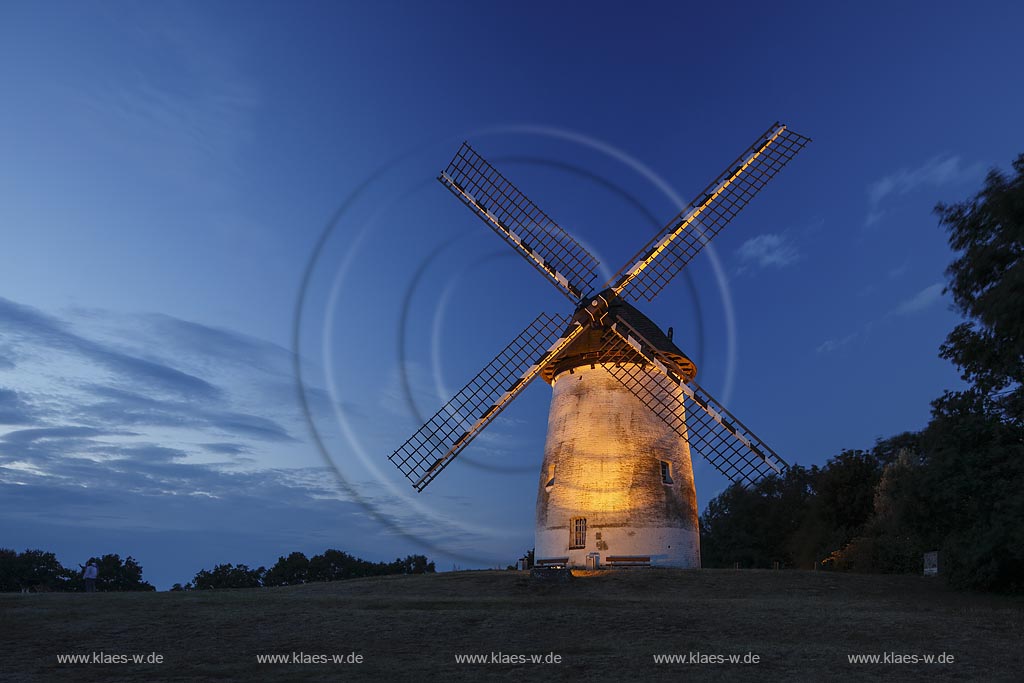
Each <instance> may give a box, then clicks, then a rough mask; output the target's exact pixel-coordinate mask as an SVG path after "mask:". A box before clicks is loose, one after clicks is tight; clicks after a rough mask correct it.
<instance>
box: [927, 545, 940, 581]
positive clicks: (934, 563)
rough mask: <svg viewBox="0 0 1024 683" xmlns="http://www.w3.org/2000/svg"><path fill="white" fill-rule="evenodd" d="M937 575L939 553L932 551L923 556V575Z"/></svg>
mask: <svg viewBox="0 0 1024 683" xmlns="http://www.w3.org/2000/svg"><path fill="white" fill-rule="evenodd" d="M938 573H939V551H938V550H933V551H931V552H930V553H925V554H924V575H925V576H935V575H936V574H938Z"/></svg>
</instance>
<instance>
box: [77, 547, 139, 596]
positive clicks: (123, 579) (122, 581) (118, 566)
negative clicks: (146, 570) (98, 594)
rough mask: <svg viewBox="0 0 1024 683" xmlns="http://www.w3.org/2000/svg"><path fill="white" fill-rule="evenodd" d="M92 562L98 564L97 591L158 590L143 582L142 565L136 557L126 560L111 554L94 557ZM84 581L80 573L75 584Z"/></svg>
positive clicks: (91, 559) (129, 557)
mask: <svg viewBox="0 0 1024 683" xmlns="http://www.w3.org/2000/svg"><path fill="white" fill-rule="evenodd" d="M90 561H94V562H96V568H97V570H98V571H99V576H98V577H97V579H96V590H100V591H152V590H156V588H154V587H153V586H152V585H151V584H150V583H148V582H147V581H143V580H142V565H140V564H139V563H138V561H136V559H135V558H134V557H132V556H131V555H129V556H128V557H126V558H125V559H124V560H122V559H121V556H120V555H117V554H116V553H110V554H107V555H104V556H103V557H98V558H97V557H93V558H90ZM81 581H82V579H81V576H80V574H79V573H78V572H76V573H75V578H74V582H75V584H76V587H77V584H79V583H81Z"/></svg>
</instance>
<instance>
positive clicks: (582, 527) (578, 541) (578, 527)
mask: <svg viewBox="0 0 1024 683" xmlns="http://www.w3.org/2000/svg"><path fill="white" fill-rule="evenodd" d="M569 536H570V537H569V547H570V548H586V547H587V518H586V517H573V518H572V520H571V521H570V522H569Z"/></svg>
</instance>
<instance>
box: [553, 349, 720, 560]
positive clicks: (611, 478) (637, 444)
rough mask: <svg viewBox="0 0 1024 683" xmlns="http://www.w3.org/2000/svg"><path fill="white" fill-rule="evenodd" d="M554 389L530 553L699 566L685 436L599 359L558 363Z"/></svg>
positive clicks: (691, 473)
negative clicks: (593, 362)
mask: <svg viewBox="0 0 1024 683" xmlns="http://www.w3.org/2000/svg"><path fill="white" fill-rule="evenodd" d="M659 386H661V385H659ZM552 389H553V394H552V397H551V409H550V412H549V414H548V433H547V442H546V444H545V447H544V464H543V466H542V468H541V476H540V485H539V488H538V492H537V529H536V555H535V557H536V560H537V562H538V563H543V562H544V561H548V563H552V562H558V561H567V562H568V564H569V565H571V566H578V567H584V566H587V556H588V555H589V554H591V553H598V554H599V556H600V564H601V565H603V566H608V565H616V564H619V565H630V564H633V565H636V564H647V563H649V564H651V565H653V566H664V567H690V568H696V567H700V535H699V530H698V522H697V497H696V491H695V490H694V485H693V468H692V466H691V464H690V449H689V446H688V445H687V443H686V441H685V440H684V439H682V438H680V437H679V435H678V434H676V433H675V432H674V431H673V430H672V429H671V428H669V427H668V425H666V424H665V423H664V422H663V421H662V420H660V419H659V418H658V416H657V415H655V414H654V412H652V411H651V410H650V409H649V408H647V407H646V406H645V405H643V403H641V402H640V400H639V399H637V398H636V397H635V396H634V395H633V394H632V393H630V391H629V390H628V389H626V388H625V387H624V386H622V384H620V383H619V381H618V380H616V379H615V378H614V377H612V376H611V375H610V374H609V373H608V372H607V370H605V369H604V368H602V367H600V364H598V365H597V366H595V367H593V368H592V367H591V366H590V365H589V364H585V365H581V366H579V367H575V368H573V369H572V371H571V372H570V371H569V370H568V369H566V370H564V371H561V372H559V373H558V374H557V375H556V376H555V377H554V378H553V381H552ZM663 390H664V391H676V392H678V391H679V388H678V387H672V386H671V385H668V386H664V387H663ZM581 520H582V521H581Z"/></svg>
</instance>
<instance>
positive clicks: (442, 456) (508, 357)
mask: <svg viewBox="0 0 1024 683" xmlns="http://www.w3.org/2000/svg"><path fill="white" fill-rule="evenodd" d="M570 322H571V317H570V316H558V317H553V316H548V315H546V314H544V313H541V314H540V315H539V316H537V318H536V319H535V320H534V321H533V322H532V323H530V325H529V326H528V327H527V328H526V329H525V330H523V331H522V332H521V333H520V334H519V336H518V337H516V338H515V339H514V340H513V341H512V343H511V344H509V345H508V346H506V347H505V349H504V350H503V351H502V352H501V353H499V354H498V356H497V357H496V358H495V359H494V360H492V361H491V362H490V363H488V364H487V366H486V367H485V368H484V369H483V370H481V371H480V372H479V373H478V374H477V376H476V377H474V378H473V379H472V380H471V381H470V382H469V384H467V385H466V386H465V387H463V388H462V390H461V391H459V393H457V394H455V396H453V397H452V399H451V400H450V401H448V403H446V404H445V405H444V406H443V407H442V408H441V409H440V410H439V411H437V413H436V414H435V415H434V416H433V417H432V418H430V419H429V420H427V422H426V424H424V425H423V426H422V427H420V428H419V430H418V431H417V432H416V433H415V434H413V435H412V436H411V437H410V438H409V440H408V441H406V442H405V443H404V444H403V445H402V447H401V448H399V449H398V450H396V451H395V452H394V453H392V454H391V456H390V457H389V458H388V459H389V460H391V462H392V463H394V464H395V465H396V466H397V467H398V469H399V470H401V472H402V474H404V475H405V476H406V477H407V478H408V479H409V480H410V481H411V482H412V484H413V486H414V487H415V488H416V489H417V490H418V491H422V490H423V489H424V487H426V485H427V484H429V483H430V482H431V481H433V479H434V477H436V476H437V475H438V474H440V473H441V471H442V470H443V469H444V468H445V467H447V466H448V465H449V464H450V463H451V461H452V460H453V459H454V458H455V456H457V455H458V454H459V453H460V452H461V451H462V449H464V448H465V447H466V446H467V445H469V442H470V441H472V440H473V438H474V437H475V436H476V435H477V434H479V433H480V431H481V430H482V429H483V428H484V427H486V426H487V425H488V424H489V423H490V422H491V421H492V420H493V419H494V418H495V417H497V415H498V413H500V412H501V411H502V410H504V409H505V407H506V406H507V405H508V404H509V402H511V401H512V399H513V398H515V397H516V396H518V395H519V393H520V392H522V390H523V389H525V388H526V387H527V385H529V383H530V382H531V381H532V380H533V379H534V378H535V377H536V376H537V374H538V373H539V372H540V370H541V368H542V367H543V365H544V364H545V363H546V362H547V361H548V360H550V359H551V358H552V357H554V356H555V355H556V354H558V352H559V351H561V350H562V349H563V348H565V345H566V344H568V343H569V342H571V341H572V340H573V339H574V338H575V336H576V335H577V334H579V332H580V331H581V330H582V328H581V327H579V326H578V325H576V326H574V327H573V328H572V330H571V331H570V332H569V333H568V334H563V332H564V331H565V330H566V328H567V327H568V326H569V324H570Z"/></svg>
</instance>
